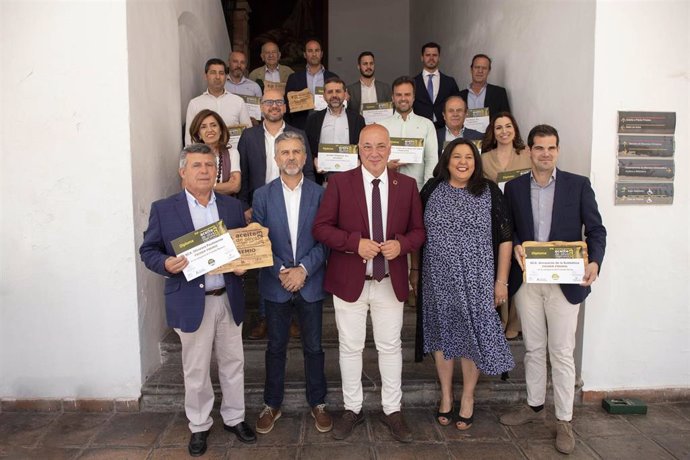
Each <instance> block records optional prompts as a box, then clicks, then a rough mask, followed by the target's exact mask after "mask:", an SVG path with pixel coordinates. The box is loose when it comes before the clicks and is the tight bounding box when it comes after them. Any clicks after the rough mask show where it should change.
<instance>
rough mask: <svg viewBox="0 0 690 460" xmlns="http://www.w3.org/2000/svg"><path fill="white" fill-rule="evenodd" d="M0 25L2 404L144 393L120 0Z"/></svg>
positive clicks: (19, 8) (67, 5) (0, 20)
mask: <svg viewBox="0 0 690 460" xmlns="http://www.w3.org/2000/svg"><path fill="white" fill-rule="evenodd" d="M0 24H1V26H0V50H1V51H0V55H2V65H0V68H1V69H2V70H1V72H2V74H1V75H2V86H1V87H0V99H2V104H1V105H2V109H1V110H2V123H0V129H1V130H2V136H1V137H2V140H1V141H0V145H1V146H2V153H1V154H0V155H1V156H2V164H3V165H2V168H1V172H0V177H2V182H1V183H0V196H1V198H0V202H1V203H2V222H1V223H0V226H1V228H2V242H1V243H0V247H1V248H2V260H1V261H0V279H1V281H0V283H1V286H2V288H1V289H0V315H1V316H2V319H1V321H0V363H1V364H0V369H1V370H2V372H0V397H17V398H31V397H86V398H88V397H98V398H115V397H123V398H132V397H137V396H138V395H139V390H140V385H141V381H140V375H141V374H140V363H139V341H138V325H137V296H136V290H135V283H136V279H135V276H134V274H135V263H136V256H135V254H134V238H133V234H132V184H131V173H130V169H131V164H130V154H129V123H128V117H129V107H128V105H129V104H128V99H127V95H128V85H127V36H126V28H125V4H124V3H123V2H29V1H27V2H2V3H0Z"/></svg>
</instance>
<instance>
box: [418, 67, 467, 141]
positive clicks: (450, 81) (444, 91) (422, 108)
mask: <svg viewBox="0 0 690 460" xmlns="http://www.w3.org/2000/svg"><path fill="white" fill-rule="evenodd" d="M439 75H440V86H439V88H438V94H437V95H436V100H435V101H434V102H433V103H432V102H431V98H429V93H428V92H427V90H426V82H425V81H424V78H423V75H422V73H421V72H420V73H419V74H417V76H416V77H414V82H415V88H416V89H415V95H414V104H413V106H412V110H413V112H414V113H416V114H417V115H421V116H423V117H426V118H428V119H429V120H432V121H433V119H434V114H435V115H436V121H435V122H434V125H435V126H436V128H437V129H438V128H442V127H444V126H446V123H445V121H444V120H443V105H444V104H445V103H446V99H448V97H449V96H457V95H459V94H460V89H459V88H458V84H457V83H456V82H455V78H453V77H449V76H448V75H446V74H444V73H441V72H439ZM434 83H435V82H434Z"/></svg>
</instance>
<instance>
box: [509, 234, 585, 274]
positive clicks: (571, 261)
mask: <svg viewBox="0 0 690 460" xmlns="http://www.w3.org/2000/svg"><path fill="white" fill-rule="evenodd" d="M522 248H523V249H524V250H525V257H524V258H523V260H522V263H523V267H525V271H524V272H523V274H522V279H523V281H524V282H525V283H545V284H580V283H582V278H583V277H584V276H585V266H586V265H587V263H588V259H587V243H585V242H583V241H574V242H566V241H549V242H544V243H542V242H537V241H525V242H524V243H522Z"/></svg>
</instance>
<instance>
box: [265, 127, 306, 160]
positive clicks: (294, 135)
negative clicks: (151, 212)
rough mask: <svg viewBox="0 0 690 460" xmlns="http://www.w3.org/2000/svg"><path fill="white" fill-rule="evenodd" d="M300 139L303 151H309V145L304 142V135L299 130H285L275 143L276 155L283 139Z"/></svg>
mask: <svg viewBox="0 0 690 460" xmlns="http://www.w3.org/2000/svg"><path fill="white" fill-rule="evenodd" d="M290 140H293V141H299V143H300V145H301V146H302V152H304V153H307V145H306V143H305V142H304V137H302V135H301V134H300V133H298V132H297V131H283V132H282V133H280V134H279V135H278V137H276V142H275V145H274V150H275V151H274V152H273V154H274V155H277V154H278V144H280V143H281V142H283V141H290Z"/></svg>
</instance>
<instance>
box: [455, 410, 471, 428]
mask: <svg viewBox="0 0 690 460" xmlns="http://www.w3.org/2000/svg"><path fill="white" fill-rule="evenodd" d="M472 422H474V414H472V415H470V416H469V417H463V416H462V415H460V414H458V421H457V422H455V428H457V429H458V430H460V431H466V430H469V429H470V428H472ZM461 423H464V425H460V424H461Z"/></svg>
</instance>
